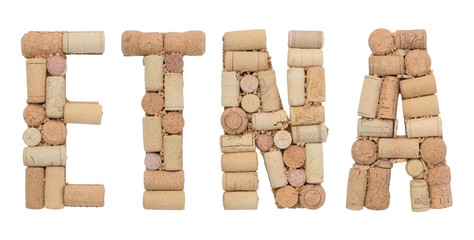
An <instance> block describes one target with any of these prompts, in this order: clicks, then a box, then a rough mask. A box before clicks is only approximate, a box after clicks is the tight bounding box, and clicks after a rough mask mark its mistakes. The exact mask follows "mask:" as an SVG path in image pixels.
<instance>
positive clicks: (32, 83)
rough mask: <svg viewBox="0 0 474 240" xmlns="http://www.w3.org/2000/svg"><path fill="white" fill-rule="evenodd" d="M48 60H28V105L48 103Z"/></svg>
mask: <svg viewBox="0 0 474 240" xmlns="http://www.w3.org/2000/svg"><path fill="white" fill-rule="evenodd" d="M46 62H47V61H46V59H28V60H26V82H27V91H28V99H27V101H28V103H44V102H45V101H46Z"/></svg>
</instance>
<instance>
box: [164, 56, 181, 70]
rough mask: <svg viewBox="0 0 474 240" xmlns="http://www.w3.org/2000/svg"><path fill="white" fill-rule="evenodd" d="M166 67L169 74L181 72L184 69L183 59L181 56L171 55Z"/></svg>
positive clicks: (166, 61)
mask: <svg viewBox="0 0 474 240" xmlns="http://www.w3.org/2000/svg"><path fill="white" fill-rule="evenodd" d="M165 66H166V69H168V71H169V72H172V73H177V72H180V71H181V70H183V67H184V61H183V58H182V57H181V56H180V55H179V54H170V55H168V57H166V60H165Z"/></svg>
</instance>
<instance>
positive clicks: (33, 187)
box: [25, 167, 44, 209]
mask: <svg viewBox="0 0 474 240" xmlns="http://www.w3.org/2000/svg"><path fill="white" fill-rule="evenodd" d="M25 206H26V208H29V209H41V208H43V207H44V168H42V167H27V168H26V171H25Z"/></svg>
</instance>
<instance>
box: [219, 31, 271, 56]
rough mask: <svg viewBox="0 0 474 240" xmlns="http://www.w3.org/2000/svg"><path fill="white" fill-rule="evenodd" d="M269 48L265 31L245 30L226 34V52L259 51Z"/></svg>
mask: <svg viewBox="0 0 474 240" xmlns="http://www.w3.org/2000/svg"><path fill="white" fill-rule="evenodd" d="M265 48H267V37H266V34H265V30H263V29H257V30H244V31H234V32H226V33H225V34H224V50H225V51H242V50H258V49H265Z"/></svg>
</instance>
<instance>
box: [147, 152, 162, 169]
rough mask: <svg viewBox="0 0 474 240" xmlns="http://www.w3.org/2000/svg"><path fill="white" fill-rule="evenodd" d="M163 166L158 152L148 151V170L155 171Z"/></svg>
mask: <svg viewBox="0 0 474 240" xmlns="http://www.w3.org/2000/svg"><path fill="white" fill-rule="evenodd" d="M160 166H161V157H160V154H157V153H146V155H145V167H146V170H150V171H155V170H158V169H159V168H160Z"/></svg>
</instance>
